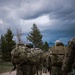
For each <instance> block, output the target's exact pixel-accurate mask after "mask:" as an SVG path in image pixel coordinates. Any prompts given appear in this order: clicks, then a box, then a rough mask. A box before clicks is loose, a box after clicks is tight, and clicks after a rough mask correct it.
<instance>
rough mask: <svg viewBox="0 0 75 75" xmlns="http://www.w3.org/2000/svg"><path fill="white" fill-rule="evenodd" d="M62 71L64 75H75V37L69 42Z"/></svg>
mask: <svg viewBox="0 0 75 75" xmlns="http://www.w3.org/2000/svg"><path fill="white" fill-rule="evenodd" d="M62 70H63V75H75V37H74V38H73V39H71V41H69V42H68V49H67V53H66V55H65V58H64V62H63V66H62ZM72 72H73V73H72Z"/></svg>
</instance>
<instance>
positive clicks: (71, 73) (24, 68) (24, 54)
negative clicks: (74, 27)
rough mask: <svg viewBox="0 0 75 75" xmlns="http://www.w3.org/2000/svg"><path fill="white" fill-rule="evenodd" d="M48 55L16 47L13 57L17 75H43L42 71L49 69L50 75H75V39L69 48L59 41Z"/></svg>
mask: <svg viewBox="0 0 75 75" xmlns="http://www.w3.org/2000/svg"><path fill="white" fill-rule="evenodd" d="M66 51H67V52H66ZM48 53H49V52H46V53H44V52H43V51H42V50H40V49H38V50H37V49H35V50H34V49H33V48H32V49H30V48H28V47H26V46H17V47H15V48H14V49H13V50H12V52H11V55H12V63H13V65H14V69H15V68H16V69H17V74H16V75H35V74H36V75H39V73H40V75H42V70H47V69H48V71H49V72H50V73H51V74H50V75H75V37H74V38H73V39H72V40H71V41H70V42H69V43H68V47H65V46H64V44H63V43H62V42H60V41H57V42H56V43H55V46H53V47H51V48H50V54H48Z"/></svg>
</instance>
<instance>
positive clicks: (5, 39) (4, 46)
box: [1, 28, 16, 61]
mask: <svg viewBox="0 0 75 75" xmlns="http://www.w3.org/2000/svg"><path fill="white" fill-rule="evenodd" d="M15 44H16V43H15V41H14V40H13V34H12V31H11V30H10V28H9V29H7V32H6V34H4V35H2V36H1V50H2V59H3V60H4V61H10V60H11V51H12V49H13V46H14V45H15Z"/></svg>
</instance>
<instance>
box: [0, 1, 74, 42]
mask: <svg viewBox="0 0 75 75" xmlns="http://www.w3.org/2000/svg"><path fill="white" fill-rule="evenodd" d="M33 23H35V24H37V26H38V28H39V29H40V31H41V34H42V35H43V41H48V42H55V41H56V40H60V41H62V42H63V43H67V42H68V41H69V40H70V39H71V38H72V37H73V36H75V0H0V35H1V34H4V33H5V32H6V30H7V28H9V27H10V28H11V30H12V31H13V33H14V34H15V33H16V29H18V28H21V30H22V33H23V35H22V39H23V40H24V41H26V36H27V34H28V33H29V32H30V31H31V27H32V25H33Z"/></svg>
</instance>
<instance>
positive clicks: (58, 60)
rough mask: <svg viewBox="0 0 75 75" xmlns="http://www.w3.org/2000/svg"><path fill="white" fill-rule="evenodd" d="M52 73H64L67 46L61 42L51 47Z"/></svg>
mask: <svg viewBox="0 0 75 75" xmlns="http://www.w3.org/2000/svg"><path fill="white" fill-rule="evenodd" d="M50 55H51V66H52V67H51V75H62V70H61V68H62V62H63V58H64V55H65V47H64V45H63V44H62V43H61V42H59V43H58V44H57V45H55V46H53V47H51V52H50Z"/></svg>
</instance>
